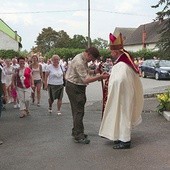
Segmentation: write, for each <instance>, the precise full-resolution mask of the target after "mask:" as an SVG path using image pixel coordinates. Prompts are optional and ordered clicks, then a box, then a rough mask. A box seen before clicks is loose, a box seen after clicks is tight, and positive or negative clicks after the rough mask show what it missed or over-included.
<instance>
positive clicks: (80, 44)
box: [70, 35, 88, 49]
mask: <svg viewBox="0 0 170 170" xmlns="http://www.w3.org/2000/svg"><path fill="white" fill-rule="evenodd" d="M87 46H88V40H87V37H84V36H82V35H74V36H73V38H72V39H71V43H70V47H71V48H80V49H85V48H87Z"/></svg>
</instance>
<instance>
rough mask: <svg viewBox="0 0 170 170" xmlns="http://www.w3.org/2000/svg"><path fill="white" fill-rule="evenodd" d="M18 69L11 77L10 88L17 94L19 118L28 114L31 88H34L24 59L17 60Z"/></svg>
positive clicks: (29, 70)
mask: <svg viewBox="0 0 170 170" xmlns="http://www.w3.org/2000/svg"><path fill="white" fill-rule="evenodd" d="M18 64H19V68H18V69H16V71H15V74H14V75H13V77H12V86H13V88H16V90H17V92H18V98H19V103H20V118H23V117H25V116H26V115H28V114H29V110H28V109H29V104H30V99H31V92H32V88H34V81H33V78H32V74H31V69H30V68H29V67H26V66H25V58H24V57H19V58H18Z"/></svg>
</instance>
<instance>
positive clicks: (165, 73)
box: [140, 59, 170, 80]
mask: <svg viewBox="0 0 170 170" xmlns="http://www.w3.org/2000/svg"><path fill="white" fill-rule="evenodd" d="M140 72H141V76H142V77H143V78H145V77H154V78H155V79H156V80H160V79H170V60H154V59H150V60H145V61H143V63H142V65H141V66H140Z"/></svg>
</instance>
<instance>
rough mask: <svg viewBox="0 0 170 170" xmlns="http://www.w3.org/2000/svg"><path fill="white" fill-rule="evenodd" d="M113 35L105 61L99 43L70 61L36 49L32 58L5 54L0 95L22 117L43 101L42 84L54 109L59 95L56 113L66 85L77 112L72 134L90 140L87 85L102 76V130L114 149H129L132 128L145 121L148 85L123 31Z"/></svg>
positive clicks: (102, 135) (73, 113) (72, 109)
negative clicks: (125, 43) (126, 45)
mask: <svg viewBox="0 0 170 170" xmlns="http://www.w3.org/2000/svg"><path fill="white" fill-rule="evenodd" d="M109 38H110V46H109V47H110V53H111V56H109V57H107V58H106V59H105V61H103V59H102V57H101V56H100V53H99V50H98V49H97V48H95V47H90V48H88V49H86V50H85V51H84V52H82V53H80V54H77V55H76V56H75V57H74V58H73V59H72V60H71V61H69V63H68V62H65V61H63V60H62V59H60V57H59V56H58V55H57V54H55V55H53V56H52V57H51V58H50V59H48V60H47V62H45V60H44V58H43V57H41V56H39V55H37V54H33V55H32V56H31V58H30V60H27V59H26V58H24V57H18V58H16V57H14V58H13V59H12V60H10V59H6V60H5V61H3V62H2V60H1V66H0V71H1V77H0V78H1V84H0V85H1V86H0V87H1V93H0V95H1V96H2V97H3V98H1V100H0V104H1V105H7V104H8V103H11V102H13V103H14V108H19V110H20V112H19V117H20V118H24V117H26V116H27V115H29V114H30V110H29V109H30V102H32V104H36V105H37V106H38V107H40V106H41V90H42V89H43V90H47V91H48V106H49V107H48V112H49V114H51V113H52V112H53V107H54V106H53V103H54V101H55V100H56V108H57V114H58V115H61V114H62V113H61V107H62V98H63V91H64V86H65V89H66V93H67V95H68V98H69V101H70V105H71V112H72V121H73V127H72V130H71V135H72V136H73V138H74V142H76V143H82V144H89V143H90V139H89V138H88V135H87V134H85V133H84V123H83V118H84V114H85V104H86V87H87V85H88V84H89V83H93V82H95V81H101V82H102V86H103V109H102V112H103V113H102V121H101V126H100V129H99V136H101V137H103V138H107V139H109V140H112V141H113V149H129V148H130V147H131V128H132V126H135V125H137V124H139V123H140V122H141V121H142V119H141V112H142V108H143V89H142V84H141V81H140V78H139V74H140V71H139V63H138V64H137V63H136V62H137V61H136V60H133V57H132V56H131V55H130V54H129V53H128V52H127V51H126V50H125V49H124V48H123V39H122V36H121V34H119V35H118V36H117V37H116V36H114V35H113V34H110V35H109ZM64 80H66V84H65V85H64V82H65V81H64ZM101 100H102V99H101ZM1 108H2V107H1ZM0 115H1V114H0ZM0 144H2V141H0Z"/></svg>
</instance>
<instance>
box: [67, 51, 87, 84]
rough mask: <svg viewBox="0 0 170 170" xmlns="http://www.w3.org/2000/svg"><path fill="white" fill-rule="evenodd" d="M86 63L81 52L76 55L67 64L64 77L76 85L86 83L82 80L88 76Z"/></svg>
mask: <svg viewBox="0 0 170 170" xmlns="http://www.w3.org/2000/svg"><path fill="white" fill-rule="evenodd" d="M88 70H89V69H88V65H87V61H86V58H85V56H84V55H83V53H80V54H78V55H76V56H75V57H74V58H73V60H72V61H71V63H70V65H69V66H68V70H67V72H66V79H67V80H68V81H69V82H71V83H74V84H77V85H86V84H84V83H83V80H84V79H85V78H87V76H88Z"/></svg>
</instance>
